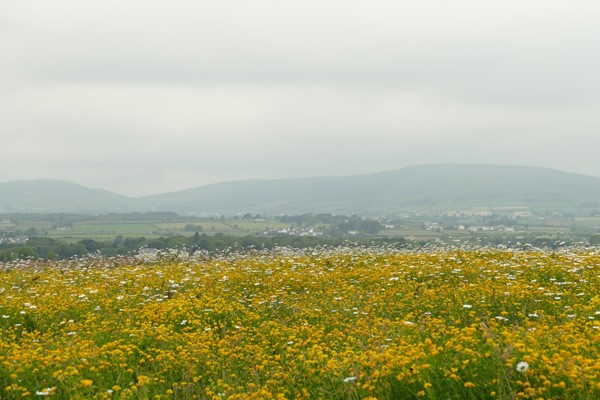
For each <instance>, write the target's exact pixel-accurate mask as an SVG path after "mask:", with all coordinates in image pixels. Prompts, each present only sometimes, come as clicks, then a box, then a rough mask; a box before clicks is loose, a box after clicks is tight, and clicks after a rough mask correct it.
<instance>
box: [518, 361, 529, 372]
mask: <svg viewBox="0 0 600 400" xmlns="http://www.w3.org/2000/svg"><path fill="white" fill-rule="evenodd" d="M528 369H529V363H528V362H527V361H521V362H520V363H518V364H517V371H519V372H525V371H527V370H528Z"/></svg>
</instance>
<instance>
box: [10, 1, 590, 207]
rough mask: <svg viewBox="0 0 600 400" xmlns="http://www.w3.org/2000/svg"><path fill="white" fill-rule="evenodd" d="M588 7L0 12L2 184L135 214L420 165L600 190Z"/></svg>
mask: <svg viewBox="0 0 600 400" xmlns="http://www.w3.org/2000/svg"><path fill="white" fill-rule="evenodd" d="M599 12H600V3H597V2H593V1H585V0H574V1H571V2H564V1H558V0H553V1H552V0H551V1H541V0H532V1H529V2H521V1H516V0H508V1H505V2H502V3H494V4H490V3H482V2H478V1H475V0H457V1H454V2H444V1H441V0H437V1H433V0H425V1H421V2H393V1H374V2H369V3H363V2H358V1H345V2H342V1H331V0H325V1H319V2H317V1H305V2H302V3H300V4H290V3H282V2H277V1H274V0H259V1H256V2H243V1H234V0H231V1H222V2H218V3H209V2H193V1H187V0H182V1H180V2H177V3H172V2H166V1H150V2H142V1H139V0H124V1H114V0H108V1H102V2H100V1H90V2H78V1H75V0H57V1H55V2H51V3H44V2H34V1H31V0H22V1H17V0H6V1H3V2H1V3H0V49H2V53H3V54H4V57H3V62H2V63H1V64H0V119H1V120H2V128H1V129H2V132H3V135H2V138H3V144H2V149H3V153H2V162H1V165H2V168H1V169H0V182H9V181H14V180H20V179H28V180H30V179H59V180H66V181H70V182H74V183H78V184H82V185H85V186H88V187H94V188H101V189H106V190H110V191H113V192H115V193H119V194H123V195H127V196H134V197H139V196H143V195H148V194H156V193H164V192H170V191H175V190H183V189H187V188H192V187H197V186H204V185H207V184H212V183H218V182H223V181H231V180H238V179H278V178H294V177H311V176H346V175H359V174H368V173H375V172H381V171H388V170H395V169H400V168H403V167H406V166H413V165H423V164H440V163H454V164H497V165H523V166H539V167H547V168H553V169H558V170H561V171H566V172H573V173H579V174H585V175H591V176H600V158H598V157H597V155H596V152H597V149H598V148H600V135H598V132H599V131H600V120H599V119H598V118H597V115H600V101H599V100H600V74H598V72H597V71H600V56H598V54H597V53H598V52H597V49H596V48H597V44H596V38H597V37H600V26H598V24H597V22H596V19H597V18H596V16H597V15H598V14H599Z"/></svg>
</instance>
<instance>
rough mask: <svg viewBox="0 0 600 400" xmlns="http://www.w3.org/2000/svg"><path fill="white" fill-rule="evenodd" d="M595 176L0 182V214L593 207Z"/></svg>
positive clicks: (449, 172)
mask: <svg viewBox="0 0 600 400" xmlns="http://www.w3.org/2000/svg"><path fill="white" fill-rule="evenodd" d="M599 202H600V178H599V177H592V176H586V175H579V174H573V173H567V172H562V171H558V170H553V169H548V168H539V167H520V166H497V165H459V164H438V165H423V166H413V167H407V168H403V169H400V170H394V171H387V172H380V173H374V174H368V175H355V176H345V177H312V178H295V179H278V180H243V181H232V182H224V183H218V184H213V185H207V186H201V187H197V188H192V189H187V190H182V191H177V192H170V193H164V194H157V195H152V196H145V197H140V198H133V197H127V196H122V195H119V194H115V193H112V192H109V191H106V190H101V189H90V188H87V187H85V186H81V185H77V184H73V183H69V182H65V181H55V180H34V181H14V182H8V183H0V212H7V213H8V212H71V213H75V212H77V213H92V214H102V213H109V212H150V211H172V212H177V213H181V214H190V213H193V214H235V213H246V212H251V213H262V214H267V215H277V214H301V213H307V212H312V213H334V214H336V213H337V214H357V215H389V214H393V213H397V212H402V211H407V210H416V209H437V210H461V209H469V208H471V207H503V206H529V207H530V208H531V209H532V210H537V211H550V212H552V211H554V212H565V211H568V212H570V211H573V210H577V209H578V208H580V207H594V206H595V207H597V206H598V205H599Z"/></svg>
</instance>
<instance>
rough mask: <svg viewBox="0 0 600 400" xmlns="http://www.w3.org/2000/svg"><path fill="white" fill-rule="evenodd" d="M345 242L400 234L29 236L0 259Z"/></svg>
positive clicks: (381, 241) (5, 248) (0, 248)
mask: <svg viewBox="0 0 600 400" xmlns="http://www.w3.org/2000/svg"><path fill="white" fill-rule="evenodd" d="M349 243H352V244H355V245H395V246H404V245H405V244H406V243H407V241H406V240H405V239H403V238H376V239H375V238H373V239H367V238H356V239H353V240H352V241H351V242H349V241H348V240H345V239H341V238H323V237H308V236H277V237H258V236H243V237H239V236H228V235H222V234H216V235H214V236H209V235H207V234H201V235H200V234H198V233H196V234H195V235H194V236H191V237H190V236H169V237H161V238H152V239H146V238H144V237H139V238H133V237H123V236H117V237H116V238H115V239H114V240H111V241H96V240H93V239H84V240H80V241H79V242H76V243H67V242H64V241H60V240H56V239H51V238H47V237H34V238H30V239H29V240H28V241H27V243H24V244H7V243H4V244H0V261H13V260H18V259H25V258H40V259H45V260H61V259H67V258H72V257H83V256H86V255H88V254H92V253H100V254H103V255H105V256H116V255H133V254H136V253H137V251H138V250H139V249H140V248H142V247H148V248H155V249H157V250H165V249H185V250H186V251H188V252H189V253H194V252H195V251H197V250H206V251H224V250H244V249H252V248H254V249H272V248H275V247H284V246H285V247H293V248H309V247H316V246H331V247H336V246H342V245H347V244H349Z"/></svg>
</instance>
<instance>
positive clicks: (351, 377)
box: [344, 376, 356, 383]
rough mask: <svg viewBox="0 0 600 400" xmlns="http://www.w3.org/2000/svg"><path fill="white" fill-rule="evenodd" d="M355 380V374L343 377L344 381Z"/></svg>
mask: <svg viewBox="0 0 600 400" xmlns="http://www.w3.org/2000/svg"><path fill="white" fill-rule="evenodd" d="M355 380H356V377H355V376H349V377H347V378H344V383H348V382H353V381H355Z"/></svg>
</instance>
